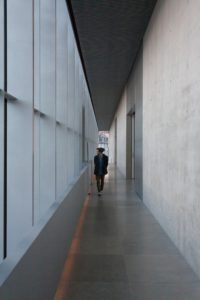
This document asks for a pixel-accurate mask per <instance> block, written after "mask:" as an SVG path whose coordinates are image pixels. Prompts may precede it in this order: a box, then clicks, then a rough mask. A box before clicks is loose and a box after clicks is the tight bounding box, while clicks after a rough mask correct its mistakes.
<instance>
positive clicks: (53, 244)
mask: <svg viewBox="0 0 200 300" xmlns="http://www.w3.org/2000/svg"><path fill="white" fill-rule="evenodd" d="M89 180H90V170H89V166H88V167H87V168H85V169H84V171H83V172H82V174H81V176H80V178H79V179H78V181H77V182H76V184H75V185H74V186H73V188H72V190H71V192H70V193H69V194H68V196H67V197H66V198H65V200H64V201H63V202H62V203H61V204H60V206H59V208H58V209H57V211H56V212H55V214H54V215H53V216H52V218H51V219H50V220H49V222H48V223H47V224H46V226H45V227H44V228H43V229H42V231H41V233H40V234H39V235H38V237H37V239H36V240H35V241H34V242H33V244H32V246H31V247H30V248H29V250H28V251H27V252H26V254H25V255H24V256H23V257H22V259H21V260H20V261H19V263H18V264H17V266H16V267H15V269H14V271H13V272H12V274H11V275H10V276H9V277H8V279H7V280H6V281H5V283H4V284H3V285H2V287H1V288H0V299H1V300H19V299H20V300H27V299H28V300H53V298H54V294H55V291H56V287H57V285H58V281H59V278H60V275H61V272H62V269H63V266H64V261H65V259H66V256H67V252H68V250H69V247H70V244H71V241H72V237H73V234H74V231H75V228H76V224H77V221H78V218H79V215H80V211H81V208H82V205H83V202H84V200H85V197H86V194H87V191H88V187H89Z"/></svg>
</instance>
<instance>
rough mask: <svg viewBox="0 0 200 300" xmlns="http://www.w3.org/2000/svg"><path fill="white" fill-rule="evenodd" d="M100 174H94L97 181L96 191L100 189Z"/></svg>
mask: <svg viewBox="0 0 200 300" xmlns="http://www.w3.org/2000/svg"><path fill="white" fill-rule="evenodd" d="M100 179H101V178H100V176H98V175H96V181H97V190H98V192H100V191H101V184H100Z"/></svg>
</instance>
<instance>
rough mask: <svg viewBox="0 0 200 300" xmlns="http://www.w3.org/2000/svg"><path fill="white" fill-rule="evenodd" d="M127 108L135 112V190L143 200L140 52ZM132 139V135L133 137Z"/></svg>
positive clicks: (130, 82) (131, 82) (131, 80)
mask: <svg viewBox="0 0 200 300" xmlns="http://www.w3.org/2000/svg"><path fill="white" fill-rule="evenodd" d="M127 103H128V104H127V107H128V111H127V113H129V111H130V110H132V111H133V112H135V143H134V144H135V149H134V152H135V153H134V156H135V161H134V164H135V189H136V192H137V193H138V195H139V196H140V198H141V199H142V198H143V142H142V139H143V74H142V51H141V52H140V54H139V55H138V57H137V60H136V63H135V65H134V68H133V71H132V73H131V75H130V78H129V81H128V83H127ZM133 137H134V135H133Z"/></svg>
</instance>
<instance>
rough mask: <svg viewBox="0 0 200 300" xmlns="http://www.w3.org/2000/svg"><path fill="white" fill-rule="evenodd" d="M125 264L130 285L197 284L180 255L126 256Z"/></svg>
mask: <svg viewBox="0 0 200 300" xmlns="http://www.w3.org/2000/svg"><path fill="white" fill-rule="evenodd" d="M125 262H126V268H127V274H128V277H129V280H130V282H132V283H136V282H137V283H176V284H184V283H191V282H199V280H198V278H197V276H196V274H195V273H194V272H193V271H192V270H191V268H190V267H189V265H188V264H187V263H186V262H185V260H184V259H183V258H182V257H181V256H180V255H126V257H125Z"/></svg>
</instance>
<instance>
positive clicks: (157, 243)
mask: <svg viewBox="0 0 200 300" xmlns="http://www.w3.org/2000/svg"><path fill="white" fill-rule="evenodd" d="M137 237H138V238H137V239H136V238H135V240H130V239H124V241H123V253H124V254H135V255H163V254H168V255H179V251H178V249H177V248H176V247H175V246H174V245H173V244H172V242H171V241H169V238H167V237H160V238H159V239H158V237H157V235H151V236H150V237H149V236H148V237H146V238H144V237H143V236H141V235H137Z"/></svg>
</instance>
